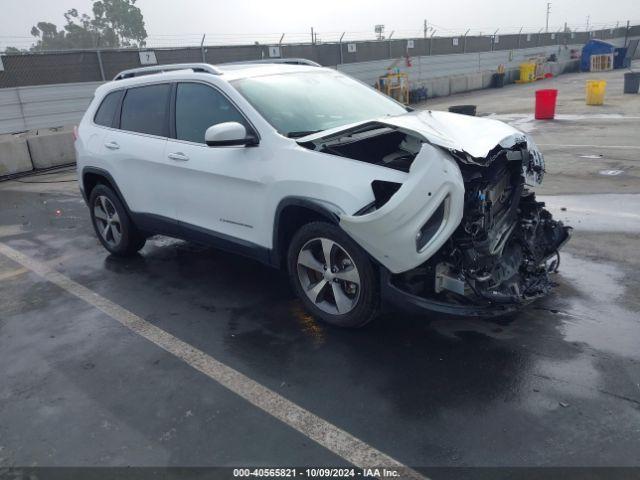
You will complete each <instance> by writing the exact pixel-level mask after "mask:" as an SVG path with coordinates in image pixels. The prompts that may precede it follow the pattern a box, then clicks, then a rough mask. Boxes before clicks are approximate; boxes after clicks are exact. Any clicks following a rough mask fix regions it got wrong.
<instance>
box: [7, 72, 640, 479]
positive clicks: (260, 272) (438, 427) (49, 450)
mask: <svg viewBox="0 0 640 480" xmlns="http://www.w3.org/2000/svg"><path fill="white" fill-rule="evenodd" d="M569 80H570V79H569ZM507 90H509V89H505V91H507ZM489 93H491V94H493V95H497V93H496V92H489ZM507 93H508V92H507ZM501 94H502V95H506V94H505V93H504V92H502V93H501ZM483 95H488V93H485V92H483ZM511 95H514V96H516V95H517V93H516V91H515V90H513V92H512V93H511ZM497 99H498V97H496V98H494V99H493V100H492V101H497ZM453 100H455V99H453ZM634 101H636V100H635V99H634ZM458 103H464V102H458ZM636 104H637V103H636ZM613 113H615V112H613ZM625 114H626V112H624V111H622V112H621V115H625ZM589 121H591V122H594V121H593V120H589ZM606 121H608V120H603V122H606ZM617 121H620V120H617ZM572 122H578V123H579V124H578V125H576V124H571V125H568V124H567V125H561V126H558V125H556V126H555V127H554V128H553V132H552V133H551V129H550V127H548V126H534V130H536V129H537V130H538V131H542V133H543V134H544V135H548V136H551V135H553V136H554V138H552V139H551V140H554V141H553V142H551V141H550V140H549V141H545V142H542V141H540V142H539V143H559V144H563V145H564V144H569V143H570V142H572V141H575V139H572V138H569V137H572V136H573V134H572V133H571V132H573V130H575V131H580V129H581V128H582V124H580V121H578V120H572ZM622 122H626V123H625V124H624V125H625V128H628V129H629V130H626V131H623V130H621V131H619V132H618V133H617V134H618V135H620V137H621V141H622V142H623V143H620V142H618V143H620V145H627V146H629V145H638V146H640V144H639V143H638V140H637V138H636V137H635V136H634V135H632V133H631V132H632V131H634V130H635V131H637V130H636V129H637V128H638V126H639V124H640V120H633V119H630V120H629V119H625V120H623V121H622ZM594 124H595V125H597V122H596V123H594ZM547 128H548V129H549V131H547V130H544V129H547ZM594 128H595V127H594ZM545 132H546V133H545ZM533 134H534V135H535V131H534V132H533ZM544 135H543V136H544ZM536 138H538V137H537V136H536ZM547 140H548V137H547ZM581 141H582V140H581ZM592 141H593V142H597V139H592ZM601 143H603V142H601ZM610 145H611V144H610ZM542 150H543V151H545V153H546V154H547V160H548V163H549V169H550V170H551V171H550V172H549V173H548V176H547V180H548V181H550V184H551V187H546V186H545V188H543V189H542V192H541V193H543V194H544V195H543V196H544V198H543V199H544V201H546V202H547V203H548V204H549V206H550V208H551V209H552V210H553V211H554V213H555V214H557V215H558V216H559V217H560V218H563V219H565V220H567V221H568V223H570V224H572V225H573V226H574V227H575V233H574V238H573V239H572V241H571V242H570V243H569V244H568V245H567V246H566V248H565V250H564V254H563V255H562V263H561V265H560V273H559V274H558V275H557V278H556V280H557V282H558V287H557V289H556V291H555V292H554V294H553V295H551V296H550V297H548V298H546V299H544V300H542V301H539V302H537V303H534V304H533V305H531V306H529V307H527V308H526V309H524V310H523V311H522V312H520V313H519V314H517V315H513V316H511V317H507V318H501V319H494V320H469V319H461V318H457V319H456V318H440V317H438V316H430V317H413V316H407V315H405V314H403V313H391V312H390V313H387V314H385V315H384V316H383V317H381V318H380V319H378V320H377V321H376V322H374V323H373V324H371V325H370V326H369V327H367V328H365V329H362V330H356V331H345V330H339V329H335V328H331V327H328V326H326V325H324V324H321V323H317V322H316V321H314V320H313V319H312V318H310V317H309V316H308V315H306V314H305V313H304V311H303V310H302V307H301V304H300V303H299V302H298V301H297V300H296V299H295V297H294V295H293V293H292V292H291V290H290V288H289V286H288V284H287V280H286V278H285V276H284V275H283V274H281V273H279V272H276V271H273V270H271V269H269V268H267V267H264V266H262V265H260V264H258V263H255V262H253V261H251V260H247V259H244V258H242V257H237V256H233V255H229V254H226V253H222V252H219V251H215V250H211V249H206V248H202V247H199V246H196V245H191V244H187V243H184V242H181V241H175V240H171V239H167V238H163V237H155V238H153V239H151V240H150V241H149V242H148V243H147V245H146V246H145V248H144V249H143V250H142V252H141V255H139V256H138V257H135V258H132V259H128V260H121V259H117V258H113V257H110V256H108V255H107V254H106V252H105V251H104V249H102V247H101V246H100V244H99V243H98V241H97V239H96V238H95V236H94V234H93V231H92V229H91V225H90V221H89V215H88V211H87V209H86V207H85V206H84V204H83V202H82V200H81V198H80V195H79V193H78V190H77V184H76V183H75V181H74V173H73V172H69V171H67V172H61V173H58V174H53V175H45V176H37V177H29V178H24V179H22V181H21V182H16V181H12V182H4V183H0V205H1V208H0V242H1V243H2V244H4V245H8V246H10V247H11V248H13V249H15V250H16V251H18V252H20V253H22V254H25V255H27V256H29V257H30V258H33V259H36V260H37V261H39V262H42V263H45V264H46V265H48V266H49V267H50V268H52V269H54V270H56V271H58V272H60V273H62V274H64V275H65V276H66V277H68V278H70V279H71V280H73V281H75V282H77V283H78V284H79V285H82V286H84V287H87V288H89V289H91V291H93V292H96V293H98V294H99V295H101V296H102V297H105V298H106V299H108V300H110V301H112V302H114V303H116V304H118V305H120V306H122V307H123V308H124V309H126V310H128V311H129V312H132V313H133V314H135V315H137V316H139V317H141V318H143V319H144V320H146V321H147V322H149V323H151V324H153V325H155V326H158V327H160V328H161V329H163V330H164V331H166V332H168V333H169V334H171V335H173V336H174V337H176V338H178V339H180V340H182V341H183V342H186V343H187V344H189V345H191V346H193V347H195V348H197V349H199V350H201V351H203V352H205V353H206V354H208V355H210V356H211V357H213V358H215V359H217V360H219V361H220V362H223V363H224V364H226V365H228V366H230V367H232V368H234V369H236V370H237V371H239V372H241V373H242V374H244V375H246V376H247V377H249V378H251V379H253V380H255V381H257V382H259V383H260V384H262V385H264V386H266V387H268V388H269V389H271V390H272V391H274V392H276V393H278V394H280V395H282V396H283V397H285V398H286V399H288V400H290V401H292V402H294V403H295V404H297V405H299V406H301V407H302V408H304V409H306V410H307V411H309V412H312V413H313V414H315V415H317V416H318V417H320V418H322V419H324V420H325V421H327V422H330V423H332V424H333V425H335V426H337V427H339V428H340V429H342V430H344V431H346V432H348V433H350V434H351V435H353V436H355V437H357V438H358V439H360V440H362V441H363V442H366V444H368V445H370V446H372V447H373V448H375V449H377V450H379V451H381V452H384V453H385V454H387V455H390V456H391V457H393V458H395V459H396V460H398V461H400V462H402V463H404V464H405V465H409V466H412V467H423V466H640V449H639V448H638V445H640V347H639V346H638V345H639V341H640V253H639V252H640V249H639V248H638V247H639V245H638V231H639V230H640V228H639V227H638V225H639V224H640V220H639V217H638V215H639V212H640V210H639V209H638V208H637V207H638V206H640V205H639V204H640V201H639V200H638V198H639V197H638V195H639V194H640V182H639V181H638V179H637V168H638V167H637V157H638V152H639V151H638V150H633V149H630V152H626V153H625V154H624V155H625V158H624V159H622V160H620V161H617V163H615V162H614V163H615V165H614V164H607V165H605V167H607V169H613V168H618V169H623V170H624V171H625V175H624V176H623V177H620V176H606V175H597V174H593V175H592V174H591V173H585V172H584V170H583V169H581V168H580V167H576V166H575V165H582V163H580V162H583V161H584V162H590V161H595V162H600V161H601V159H600V158H599V157H598V159H581V160H578V159H577V158H578V157H575V158H576V159H575V162H577V163H576V164H575V165H573V166H571V165H566V164H565V163H563V159H564V158H565V157H564V156H563V155H569V154H566V153H558V154H556V153H554V152H560V150H549V151H548V152H547V150H546V149H545V147H542ZM583 151H585V152H586V151H587V150H586V149H581V152H583ZM588 151H591V150H588ZM595 151H598V150H597V149H595ZM607 151H609V150H607ZM549 152H550V153H549ZM571 155H574V153H571ZM571 158H574V157H571ZM603 162H605V163H606V160H605V161H603ZM595 168H597V169H599V170H604V169H605V168H604V167H603V166H602V165H598V166H597V167H595ZM563 169H564V170H563ZM553 170H558V171H560V172H564V173H561V174H562V175H565V176H566V177H567V178H570V181H564V182H562V181H557V180H553ZM621 178H622V180H621ZM43 181H44V182H64V183H30V184H27V183H22V182H43ZM621 182H625V184H626V185H627V186H625V187H623V188H621ZM621 191H622V192H623V193H625V194H626V195H622V194H621ZM576 193H579V195H577V194H576ZM595 193H598V195H595ZM0 299H1V301H0V467H2V466H11V465H22V466H25V465H58V466H60V465H63V466H69V465H73V466H83V465H87V466H88V465H104V466H115V465H118V466H122V465H154V466H165V465H169V466H172V465H173V466H176V465H192V466H193V465H233V466H246V465H289V466H291V465H298V466H300V465H318V466H319V465H345V464H346V461H345V460H344V458H342V457H340V456H338V455H336V454H335V453H333V452H332V451H329V450H328V449H326V448H324V447H322V446H321V445H319V444H318V443H316V442H314V441H313V440H311V439H310V438H308V437H307V436H305V435H304V434H302V433H301V432H299V431H296V430H294V429H292V428H290V427H289V426H288V425H286V424H285V423H282V422H280V421H279V420H277V419H275V418H274V417H272V416H270V415H268V414H266V413H265V412H264V411H262V410H260V409H258V408H256V407H255V406H253V405H252V404H250V403H248V402H247V401H245V400H243V399H241V398H240V397H238V396H237V395H235V394H234V393H232V392H230V391H229V390H227V389H225V388H224V387H222V386H220V385H219V384H218V383H216V382H215V381H212V380H211V379H210V378H208V377H207V376H205V375H203V374H202V373H200V372H198V371H196V370H194V369H193V368H191V367H190V366H189V365H188V364H187V363H184V362H183V361H181V360H179V359H177V358H176V357H175V356H173V355H171V354H169V353H167V352H166V351H165V350H162V349H160V348H158V347H157V346H156V345H154V344H152V343H151V342H149V341H147V340H145V339H144V338H142V337H140V336H138V335H135V334H133V333H132V332H131V331H129V330H127V329H126V328H124V327H123V326H122V325H121V324H119V323H118V322H116V321H114V320H113V319H112V318H110V317H109V316H108V315H106V314H105V313H104V312H102V311H100V310H99V309H97V308H95V307H94V306H92V305H91V304H88V303H87V302H83V301H82V300H80V299H78V298H76V297H74V296H73V295H71V294H69V293H68V292H67V291H65V290H63V289H61V288H59V287H58V286H56V285H54V284H52V283H50V282H47V281H46V280H44V279H43V278H41V277H39V276H37V275H36V274H34V273H32V272H30V271H29V270H28V269H25V268H24V267H23V266H22V265H20V264H18V263H16V262H14V261H12V260H9V259H8V258H7V257H6V256H3V255H0Z"/></svg>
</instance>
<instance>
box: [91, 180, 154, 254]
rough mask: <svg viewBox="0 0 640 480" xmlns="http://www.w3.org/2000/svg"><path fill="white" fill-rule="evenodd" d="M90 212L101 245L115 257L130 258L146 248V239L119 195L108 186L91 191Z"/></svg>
mask: <svg viewBox="0 0 640 480" xmlns="http://www.w3.org/2000/svg"><path fill="white" fill-rule="evenodd" d="M89 211H90V213H91V222H92V223H93V229H94V230H95V232H96V235H97V236H98V239H99V240H100V243H102V246H103V247H104V248H106V249H107V250H108V251H109V252H110V253H112V254H113V255H117V256H120V257H128V256H131V255H134V254H135V253H137V252H138V250H140V249H141V248H142V247H144V244H145V242H146V238H145V237H144V235H142V234H141V233H140V232H139V231H138V229H137V228H136V226H135V225H134V224H133V222H132V221H131V218H130V217H129V214H128V213H127V210H126V209H125V208H124V205H123V204H122V202H121V201H120V198H119V197H118V195H117V194H116V193H115V192H114V191H113V190H111V189H110V188H109V187H107V186H106V185H97V186H96V187H95V188H94V189H93V190H92V191H91V195H90V196H89Z"/></svg>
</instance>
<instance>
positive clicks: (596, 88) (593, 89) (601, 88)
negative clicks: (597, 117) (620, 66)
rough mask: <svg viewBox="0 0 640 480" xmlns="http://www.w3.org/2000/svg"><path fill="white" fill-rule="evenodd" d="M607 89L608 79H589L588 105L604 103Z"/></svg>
mask: <svg viewBox="0 0 640 480" xmlns="http://www.w3.org/2000/svg"><path fill="white" fill-rule="evenodd" d="M606 90H607V82H606V81H604V80H587V105H603V104H604V94H605V92H606Z"/></svg>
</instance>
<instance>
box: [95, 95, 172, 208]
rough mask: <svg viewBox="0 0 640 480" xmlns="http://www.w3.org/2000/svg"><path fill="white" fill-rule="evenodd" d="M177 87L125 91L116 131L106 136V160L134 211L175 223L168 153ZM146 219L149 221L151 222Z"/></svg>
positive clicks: (170, 165) (170, 163)
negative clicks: (173, 90)
mask: <svg viewBox="0 0 640 480" xmlns="http://www.w3.org/2000/svg"><path fill="white" fill-rule="evenodd" d="M170 94H171V84H169V83H163V84H152V85H144V86H139V87H132V88H129V89H127V90H126V92H124V98H123V100H122V104H121V107H120V109H119V111H118V112H117V113H116V117H117V118H116V122H115V126H116V128H115V129H111V130H109V131H108V133H107V134H106V135H105V138H104V152H105V153H104V156H105V159H107V161H108V165H109V173H111V175H112V176H113V177H114V179H115V181H116V183H117V184H118V187H119V188H120V191H121V192H122V194H123V196H124V198H125V201H126V202H127V204H128V205H129V208H130V209H131V211H132V212H134V213H138V214H147V216H146V218H148V217H149V215H151V216H155V217H159V218H160V219H172V220H175V218H176V213H175V185H174V176H173V174H174V170H175V164H174V162H172V161H170V160H168V159H167V158H166V157H165V155H164V150H165V145H166V143H167V136H168V132H169V103H170V102H169V100H170V97H171V95H170ZM146 218H145V219H146Z"/></svg>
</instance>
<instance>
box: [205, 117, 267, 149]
mask: <svg viewBox="0 0 640 480" xmlns="http://www.w3.org/2000/svg"><path fill="white" fill-rule="evenodd" d="M204 142H205V143H206V144H207V145H208V146H210V147H232V146H238V145H244V146H252V145H257V144H258V139H257V138H256V137H254V136H253V135H247V129H246V128H245V127H244V125H242V124H241V123H238V122H224V123H218V124H217V125H213V126H212V127H209V128H207V131H206V133H205V134H204Z"/></svg>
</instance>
